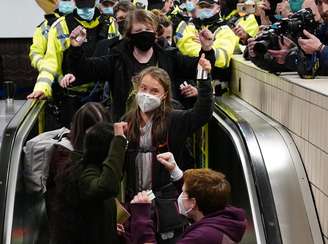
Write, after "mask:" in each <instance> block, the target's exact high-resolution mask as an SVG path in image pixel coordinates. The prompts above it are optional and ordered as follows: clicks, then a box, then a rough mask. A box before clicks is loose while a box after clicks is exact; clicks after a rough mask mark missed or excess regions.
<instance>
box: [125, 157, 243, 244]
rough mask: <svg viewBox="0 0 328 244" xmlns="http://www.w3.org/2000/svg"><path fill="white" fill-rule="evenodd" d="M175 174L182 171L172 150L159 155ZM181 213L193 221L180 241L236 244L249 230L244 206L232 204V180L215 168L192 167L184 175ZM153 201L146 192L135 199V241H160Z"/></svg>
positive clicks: (133, 221) (160, 160) (181, 242)
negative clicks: (153, 213) (151, 215)
mask: <svg viewBox="0 0 328 244" xmlns="http://www.w3.org/2000/svg"><path fill="white" fill-rule="evenodd" d="M157 158H158V160H159V162H160V163H162V164H163V165H164V166H165V167H166V168H167V169H168V170H169V172H170V173H171V174H174V173H175V172H177V171H179V169H178V166H177V164H176V163H175V160H174V158H173V155H172V154H171V153H164V154H161V155H158V156H157ZM180 181H181V182H183V186H182V192H181V194H180V196H179V198H178V207H179V212H180V214H182V215H185V216H186V217H187V218H189V219H191V221H193V224H191V225H190V226H189V227H188V228H186V230H185V231H184V233H183V234H182V236H181V238H180V239H179V240H178V241H177V244H198V243H199V244H203V243H206V244H211V243H213V244H233V243H238V242H240V241H241V239H242V237H243V235H244V233H245V229H246V223H247V221H246V215H245V212H244V210H243V209H240V208H236V207H232V206H230V205H228V199H229V197H230V190H231V188H230V183H229V182H228V181H227V180H226V179H225V175H224V174H222V173H220V172H216V171H214V170H211V169H189V170H187V171H185V172H184V174H183V177H182V175H181V179H180ZM150 206H151V201H150V199H149V194H147V193H146V192H140V193H138V194H137V195H136V196H135V197H134V199H133V200H132V201H131V230H130V231H131V236H132V237H133V240H131V242H132V243H138V244H139V243H140V244H141V243H143V244H144V243H156V238H155V234H154V230H153V223H152V220H151V218H150V214H151V212H150V209H151V208H150Z"/></svg>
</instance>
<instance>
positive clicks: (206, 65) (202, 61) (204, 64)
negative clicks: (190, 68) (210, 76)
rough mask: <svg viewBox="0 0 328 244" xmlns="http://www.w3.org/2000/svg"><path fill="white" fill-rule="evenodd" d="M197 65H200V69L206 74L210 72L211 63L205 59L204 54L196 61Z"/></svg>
mask: <svg viewBox="0 0 328 244" xmlns="http://www.w3.org/2000/svg"><path fill="white" fill-rule="evenodd" d="M198 65H200V66H201V67H202V69H203V70H205V71H207V72H208V73H210V72H211V69H212V65H211V62H210V61H209V60H207V59H206V58H205V54H204V53H203V54H202V56H201V57H200V59H199V61H198Z"/></svg>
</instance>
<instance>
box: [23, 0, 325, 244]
mask: <svg viewBox="0 0 328 244" xmlns="http://www.w3.org/2000/svg"><path fill="white" fill-rule="evenodd" d="M325 1H326V0H282V1H279V0H278V1H276V0H261V1H255V2H253V1H251V0H247V1H242V0H240V1H237V0H229V1H228V0H186V1H185V0H180V1H173V0H165V1H163V2H156V1H151V0H148V1H145V0H135V1H132V2H131V1H129V0H99V1H96V0H59V1H58V4H57V6H56V9H55V10H54V11H53V13H50V14H46V15H45V20H44V21H43V22H42V23H41V24H40V25H39V26H38V27H37V29H36V31H35V33H34V36H33V44H32V45H31V48H30V58H31V65H32V66H33V67H34V68H36V69H37V70H38V71H39V75H38V78H37V81H36V84H35V87H34V90H33V92H32V93H31V94H30V95H28V97H27V98H28V99H48V101H49V102H48V109H49V110H50V111H51V112H52V113H51V114H52V115H53V116H55V119H56V121H57V122H58V126H66V127H67V128H70V134H69V140H70V143H71V144H72V147H73V149H74V150H73V151H70V150H68V149H65V148H61V147H60V146H58V147H56V150H55V151H54V153H53V156H52V159H51V162H50V165H49V168H50V171H49V178H48V180H47V192H46V204H47V212H48V218H49V232H50V239H51V243H55V244H65V243H70V244H73V243H222V244H225V243H238V242H240V241H241V239H242V237H243V234H244V232H245V228H246V225H247V220H246V216H245V212H244V211H243V210H242V209H240V208H236V207H233V206H231V205H230V200H229V198H230V193H231V189H230V184H229V182H228V181H227V180H226V179H225V176H224V175H223V174H222V173H220V172H215V171H213V170H210V169H195V168H193V167H192V166H193V165H192V164H191V163H190V157H189V158H188V157H186V154H188V138H189V139H190V137H191V136H192V135H193V133H195V132H196V131H198V130H199V129H200V128H201V127H202V126H204V125H205V124H206V123H207V122H208V121H209V120H210V118H211V116H212V112H213V95H221V94H222V92H224V90H225V88H226V87H227V86H228V85H227V83H228V82H229V80H230V72H231V70H230V61H231V58H232V56H233V55H234V54H242V53H244V57H245V58H246V59H249V60H251V61H252V62H254V63H255V64H256V65H258V66H260V67H261V68H263V69H267V70H269V71H271V72H277V73H278V72H282V71H297V72H298V73H299V74H300V76H301V77H304V78H314V77H315V76H316V75H318V74H320V75H325V72H326V71H325V70H326V68H325V66H326V65H327V64H326V63H327V60H326V58H325V57H326V56H327V55H328V54H327V53H328V49H327V47H326V46H325V43H326V33H327V32H326V29H327V27H326V23H325V21H326V20H327V11H328V8H327V6H328V3H326V2H325ZM53 129H55V128H53ZM218 163H220V162H218ZM119 195H120V197H119ZM119 200H121V203H120V201H119ZM121 204H123V206H124V208H125V209H126V211H127V212H128V213H129V215H130V217H129V218H128V219H127V220H126V221H124V222H122V223H120V222H118V219H117V209H118V208H120V207H121V206H122V205H121Z"/></svg>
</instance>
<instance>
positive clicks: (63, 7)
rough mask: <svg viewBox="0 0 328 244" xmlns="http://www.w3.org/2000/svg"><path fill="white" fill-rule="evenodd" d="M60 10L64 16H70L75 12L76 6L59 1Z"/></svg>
mask: <svg viewBox="0 0 328 244" xmlns="http://www.w3.org/2000/svg"><path fill="white" fill-rule="evenodd" d="M58 10H59V12H61V13H63V14H69V13H72V12H73V10H74V5H73V3H72V2H71V1H59V4H58Z"/></svg>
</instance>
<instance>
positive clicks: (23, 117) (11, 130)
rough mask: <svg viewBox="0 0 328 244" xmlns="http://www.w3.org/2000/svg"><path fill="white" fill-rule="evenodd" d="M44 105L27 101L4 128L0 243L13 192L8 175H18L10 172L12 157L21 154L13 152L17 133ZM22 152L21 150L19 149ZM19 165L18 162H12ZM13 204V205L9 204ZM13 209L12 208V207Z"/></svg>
mask: <svg viewBox="0 0 328 244" xmlns="http://www.w3.org/2000/svg"><path fill="white" fill-rule="evenodd" d="M44 105H45V101H33V100H28V101H26V102H25V103H24V105H23V106H22V107H21V108H20V109H19V110H18V112H17V113H16V114H15V115H14V117H13V118H12V119H11V120H10V122H9V123H8V125H7V126H6V128H5V130H4V134H3V139H2V144H1V149H0V155H1V158H0V166H1V167H0V219H1V221H0V241H1V243H5V242H4V240H5V239H6V236H5V235H6V234H5V229H7V227H8V226H6V219H7V218H8V212H7V208H8V202H7V200H8V196H9V193H10V194H14V193H15V192H10V191H9V190H8V189H9V188H10V187H11V186H10V182H9V179H10V174H12V173H16V174H17V173H18V172H11V170H10V169H11V168H12V165H11V164H12V163H13V162H12V160H11V159H12V157H13V156H15V154H17V153H21V152H18V151H13V148H14V145H15V142H16V140H17V139H19V138H17V133H18V131H19V130H20V128H21V126H22V125H23V124H24V123H27V122H29V121H28V119H29V117H30V115H31V114H34V113H35V111H38V110H40V108H42V107H43V106H44ZM20 150H22V148H20ZM14 163H16V164H19V162H14ZM10 204H12V205H13V204H14V203H10ZM12 208H13V206H12Z"/></svg>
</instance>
